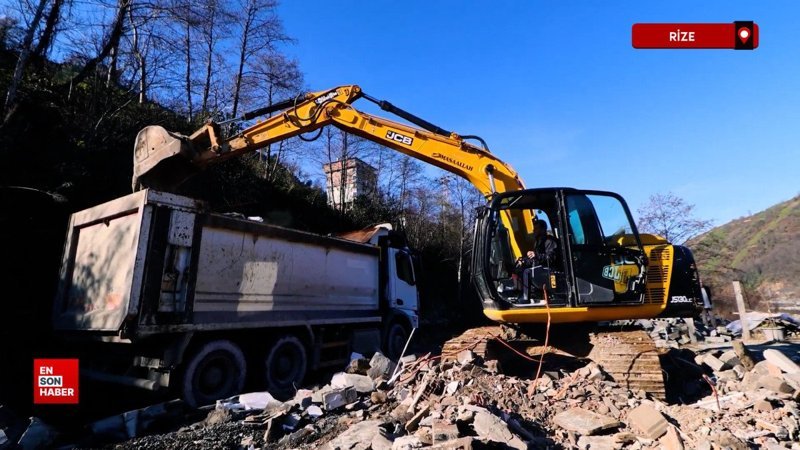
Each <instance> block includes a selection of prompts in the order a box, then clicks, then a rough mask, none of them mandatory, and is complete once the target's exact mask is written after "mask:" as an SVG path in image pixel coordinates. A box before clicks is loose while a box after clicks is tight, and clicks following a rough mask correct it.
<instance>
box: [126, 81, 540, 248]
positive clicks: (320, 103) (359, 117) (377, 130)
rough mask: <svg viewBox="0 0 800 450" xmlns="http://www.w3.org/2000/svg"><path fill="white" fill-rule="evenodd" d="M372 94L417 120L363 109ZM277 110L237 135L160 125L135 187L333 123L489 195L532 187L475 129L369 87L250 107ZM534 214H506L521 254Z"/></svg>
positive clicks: (141, 157) (140, 161) (139, 143)
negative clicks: (187, 132)
mask: <svg viewBox="0 0 800 450" xmlns="http://www.w3.org/2000/svg"><path fill="white" fill-rule="evenodd" d="M360 98H364V99H366V100H369V101H372V102H374V103H375V104H377V105H378V106H380V107H381V109H383V110H385V111H389V112H392V113H394V114H395V115H397V116H399V117H401V118H403V119H405V120H407V121H409V122H411V123H413V124H415V125H418V127H415V126H412V125H406V124H403V123H400V122H395V121H392V120H388V119H385V118H382V117H377V116H374V115H370V114H367V113H364V112H362V111H359V110H357V109H355V108H354V107H353V106H352V103H353V102H355V101H356V100H358V99H360ZM273 112H274V113H275V114H274V115H273V116H271V117H269V118H267V119H265V120H263V121H260V122H258V123H256V124H255V125H253V126H250V127H248V128H246V129H244V130H242V131H241V132H239V133H237V134H236V135H234V136H232V137H229V138H223V137H222V136H221V132H220V126H219V125H218V124H216V123H213V122H210V123H207V124H206V125H204V126H203V127H202V128H200V129H199V130H197V131H196V132H194V133H193V134H192V135H191V136H188V137H187V136H181V135H178V134H175V133H171V132H169V131H167V130H165V129H163V128H162V127H159V126H150V127H147V128H145V129H143V130H142V131H141V132H139V135H138V136H137V138H136V148H135V150H134V176H133V187H134V189H137V188H139V187H153V188H158V189H164V190H172V189H174V188H175V187H177V185H179V184H180V183H182V182H183V181H185V180H186V179H187V178H188V177H189V176H191V175H192V174H193V173H194V172H196V171H198V170H199V169H202V168H203V167H206V166H208V165H210V164H213V163H216V162H221V161H224V160H226V159H228V158H232V157H236V156H238V155H241V154H244V153H248V152H253V151H256V150H258V149H261V148H265V147H267V146H269V145H270V144H273V143H276V142H279V141H282V140H285V139H289V138H291V137H294V136H297V135H300V134H305V133H309V132H313V131H316V130H318V129H320V128H322V127H324V126H326V125H333V126H336V127H338V128H340V129H342V130H344V131H346V132H348V133H351V134H354V135H357V136H360V137H362V138H364V139H367V140H370V141H373V142H376V143H378V144H381V145H384V146H386V147H389V148H392V149H394V150H396V151H399V152H400V153H403V154H405V155H408V156H410V157H413V158H416V159H419V160H421V161H424V162H426V163H428V164H431V165H434V166H436V167H439V168H441V169H443V170H446V171H448V172H451V173H453V174H455V175H458V176H460V177H462V178H464V179H466V180H468V181H469V182H471V183H472V184H473V185H474V186H475V187H476V188H477V189H478V190H479V191H480V192H481V193H482V194H483V195H484V196H486V197H487V198H488V197H491V196H492V195H494V194H496V193H498V192H501V193H502V192H507V191H516V190H520V189H524V188H525V186H524V185H523V183H522V181H521V180H520V178H519V176H518V175H517V173H516V171H514V169H512V168H511V167H510V166H509V165H508V164H506V163H505V162H503V161H501V160H500V159H498V158H497V157H496V156H495V155H494V154H492V153H491V152H489V150H488V149H486V148H485V147H483V148H482V147H479V146H476V145H474V144H472V143H470V142H467V139H468V138H475V137H473V136H464V137H462V136H459V135H458V134H456V133H452V132H448V131H446V130H444V129H442V128H440V127H438V126H436V125H433V124H431V123H430V122H427V121H425V120H422V119H420V118H418V117H416V116H414V115H412V114H410V113H408V112H406V111H403V110H402V109H399V108H397V107H395V106H394V105H392V104H391V103H388V102H386V101H379V100H376V99H374V98H372V97H370V96H368V95H366V94H364V93H363V92H362V91H361V89H360V87H359V86H356V85H348V86H340V87H337V88H335V89H331V90H327V91H319V92H312V93H308V94H305V95H302V96H299V97H298V98H296V99H294V100H289V101H284V102H281V103H279V104H276V105H273V106H271V107H267V108H262V109H261V110H258V111H255V112H253V113H248V114H246V115H245V116H243V117H242V119H249V118H252V117H253V116H254V115H255V114H268V113H273ZM478 139H479V138H478ZM532 219H533V218H532V216H531V214H530V212H529V211H514V212H508V213H506V214H504V217H503V222H504V223H505V225H506V228H507V229H508V230H512V233H511V234H512V235H513V237H512V239H511V246H512V248H513V251H514V252H515V253H516V254H517V255H521V254H522V252H521V249H522V248H526V247H530V245H531V242H532V238H531V234H532Z"/></svg>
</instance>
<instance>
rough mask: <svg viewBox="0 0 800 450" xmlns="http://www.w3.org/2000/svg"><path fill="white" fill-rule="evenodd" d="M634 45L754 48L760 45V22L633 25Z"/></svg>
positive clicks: (639, 46) (648, 46)
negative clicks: (757, 23) (758, 23)
mask: <svg viewBox="0 0 800 450" xmlns="http://www.w3.org/2000/svg"><path fill="white" fill-rule="evenodd" d="M632 43H633V47H634V48H642V49H645V48H666V49H670V48H677V49H680V48H696V49H710V48H726V49H737V50H752V49H754V48H757V47H758V25H756V24H755V23H753V22H733V23H637V24H634V25H633V30H632Z"/></svg>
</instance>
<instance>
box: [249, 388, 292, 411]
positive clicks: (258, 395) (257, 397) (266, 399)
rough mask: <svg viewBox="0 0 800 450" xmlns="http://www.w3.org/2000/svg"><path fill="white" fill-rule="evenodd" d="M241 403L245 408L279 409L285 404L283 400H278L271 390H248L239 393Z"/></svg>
mask: <svg viewBox="0 0 800 450" xmlns="http://www.w3.org/2000/svg"><path fill="white" fill-rule="evenodd" d="M239 403H240V404H241V405H242V406H243V407H244V409H245V410H246V411H247V410H251V409H268V410H271V409H277V408H280V407H281V406H283V402H281V401H278V400H276V399H275V397H273V396H272V394H270V393H269V392H248V393H246V394H239Z"/></svg>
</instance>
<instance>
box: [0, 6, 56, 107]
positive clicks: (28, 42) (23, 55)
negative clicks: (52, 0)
mask: <svg viewBox="0 0 800 450" xmlns="http://www.w3.org/2000/svg"><path fill="white" fill-rule="evenodd" d="M47 2H48V0H39V3H38V5H37V6H36V10H35V11H34V13H33V17H32V18H31V20H30V23H29V24H28V29H27V31H26V32H25V37H24V38H23V39H22V48H21V49H20V52H19V58H18V59H17V64H16V65H15V66H14V73H13V75H11V82H10V83H9V85H8V91H7V93H6V102H5V104H4V105H3V117H4V119H3V120H4V122H5V121H7V120H8V118H9V116H10V113H11V112H12V108H13V106H14V104H15V102H16V101H17V90H18V89H19V85H20V83H21V82H22V76H23V75H24V74H25V68H26V67H27V65H28V59H29V58H30V56H31V46H32V45H33V37H34V35H35V34H36V30H37V29H38V28H39V23H40V22H41V21H42V15H43V14H44V8H45V6H47Z"/></svg>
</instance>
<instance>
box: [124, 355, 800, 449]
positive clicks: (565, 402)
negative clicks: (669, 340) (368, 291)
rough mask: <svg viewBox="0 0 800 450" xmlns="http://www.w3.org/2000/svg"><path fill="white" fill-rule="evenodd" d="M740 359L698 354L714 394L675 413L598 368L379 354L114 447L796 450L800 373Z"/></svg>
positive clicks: (792, 366)
mask: <svg viewBox="0 0 800 450" xmlns="http://www.w3.org/2000/svg"><path fill="white" fill-rule="evenodd" d="M742 348H744V347H743V346H737V349H739V352H737V350H721V349H719V350H710V351H707V352H705V353H702V354H698V355H697V357H696V358H695V363H696V364H698V365H699V366H702V367H703V369H704V370H705V371H706V375H705V377H704V378H705V380H707V381H706V382H707V383H708V386H709V389H708V391H709V392H711V394H710V395H708V396H706V397H705V398H703V399H701V400H700V401H698V402H696V403H694V404H676V405H668V404H666V403H664V402H662V401H660V400H659V399H655V398H651V397H650V396H649V395H648V394H646V393H645V392H643V391H638V392H632V391H629V390H628V389H626V388H624V387H622V386H620V385H619V384H618V383H616V382H615V381H613V380H611V379H609V377H608V375H606V374H605V373H604V371H603V370H602V368H601V367H599V366H598V365H597V364H595V363H593V362H589V363H588V364H587V365H585V366H584V367H582V368H580V369H578V370H576V371H573V372H571V373H567V372H565V371H563V370H560V371H545V372H543V373H542V374H541V375H540V377H539V378H538V379H529V378H520V377H513V376H508V375H505V374H503V373H500V372H499V371H498V367H499V365H498V364H497V361H482V360H481V358H480V357H478V356H477V355H476V354H475V353H473V352H472V351H471V350H462V351H460V352H458V353H457V354H453V355H445V357H444V358H442V357H439V356H431V355H425V356H422V357H420V358H419V359H416V358H414V357H409V358H405V359H404V360H403V361H401V362H400V364H399V366H396V365H395V363H394V362H392V361H390V360H388V359H387V358H385V357H383V356H382V355H381V354H379V353H378V354H376V355H375V356H374V357H373V358H372V360H370V361H367V360H358V359H357V360H354V361H353V363H352V364H351V365H350V367H348V370H347V371H345V372H342V373H338V374H336V375H334V376H333V378H332V379H331V381H330V383H329V384H327V385H325V386H322V387H319V388H317V389H314V390H304V389H301V390H299V391H298V392H297V394H296V396H295V397H294V398H293V399H292V400H290V401H287V402H278V401H277V400H275V399H273V398H272V397H271V396H269V394H267V393H252V394H247V395H242V396H239V397H238V398H233V399H228V400H225V401H220V402H218V403H217V405H216V407H215V409H214V410H212V411H211V412H210V413H209V416H208V418H207V419H206V420H205V421H203V422H199V423H195V424H194V425H191V426H188V427H184V428H182V429H181V430H179V431H177V432H173V433H169V434H166V435H160V436H149V437H144V438H139V439H134V440H131V441H128V442H126V443H123V444H118V445H117V446H115V447H113V448H157V447H164V446H167V447H171V448H182V447H199V448H213V447H219V446H224V447H239V448H244V449H256V448H282V449H289V448H308V447H314V448H318V447H319V448H328V449H370V448H371V449H385V450H389V449H395V450H396V449H416V448H423V447H424V448H434V449H471V448H482V447H485V446H489V447H492V446H496V447H497V448H516V449H524V448H581V449H587V448H589V449H605V448H608V449H618V448H620V449H648V448H666V449H684V448H696V449H717V448H734V449H739V448H741V449H745V448H749V447H763V448H770V449H778V448H794V449H800V444H798V443H797V441H798V439H800V409H798V398H800V367H798V366H797V364H796V363H795V362H793V361H792V360H791V359H790V358H788V357H787V356H786V355H785V354H784V353H782V352H781V351H780V350H779V349H768V350H766V351H764V352H763V360H761V361H758V362H754V361H753V358H752V355H750V354H741V355H740V354H739V353H740V351H741V349H742ZM744 351H745V352H747V350H746V348H745V350H744ZM758 359H761V358H758ZM743 360H744V363H743ZM712 387H713V391H712Z"/></svg>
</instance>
